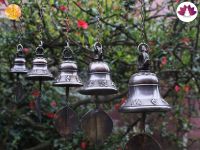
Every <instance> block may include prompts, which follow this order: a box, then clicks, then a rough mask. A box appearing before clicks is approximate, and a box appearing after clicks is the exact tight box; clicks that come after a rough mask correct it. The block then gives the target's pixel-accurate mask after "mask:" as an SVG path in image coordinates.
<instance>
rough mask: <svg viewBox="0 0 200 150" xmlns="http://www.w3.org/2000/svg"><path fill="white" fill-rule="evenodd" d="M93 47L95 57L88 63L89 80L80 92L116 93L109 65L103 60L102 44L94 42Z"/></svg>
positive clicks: (92, 93) (94, 93) (88, 93)
mask: <svg viewBox="0 0 200 150" xmlns="http://www.w3.org/2000/svg"><path fill="white" fill-rule="evenodd" d="M94 49H95V54H96V58H95V59H94V62H92V63H90V65H89V80H88V82H87V83H86V84H85V86H84V88H83V89H82V90H80V93H81V94H84V95H110V94H116V93H117V88H116V86H115V83H114V82H113V81H112V79H111V76H110V69H109V66H108V64H107V63H106V62H104V61H103V52H102V45H101V44H100V43H95V45H94Z"/></svg>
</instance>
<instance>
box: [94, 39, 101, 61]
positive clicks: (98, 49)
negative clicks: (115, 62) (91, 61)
mask: <svg viewBox="0 0 200 150" xmlns="http://www.w3.org/2000/svg"><path fill="white" fill-rule="evenodd" d="M94 52H95V54H96V55H97V56H98V58H97V59H98V60H102V59H103V47H102V44H101V43H100V42H96V43H95V44H94Z"/></svg>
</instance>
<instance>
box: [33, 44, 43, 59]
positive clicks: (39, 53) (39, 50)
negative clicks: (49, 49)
mask: <svg viewBox="0 0 200 150" xmlns="http://www.w3.org/2000/svg"><path fill="white" fill-rule="evenodd" d="M35 52H36V56H43V55H44V48H43V41H40V44H39V45H38V47H37V48H36V51H35Z"/></svg>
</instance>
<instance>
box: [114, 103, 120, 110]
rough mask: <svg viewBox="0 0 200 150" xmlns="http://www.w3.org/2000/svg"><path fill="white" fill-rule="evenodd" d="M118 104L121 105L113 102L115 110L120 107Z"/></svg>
mask: <svg viewBox="0 0 200 150" xmlns="http://www.w3.org/2000/svg"><path fill="white" fill-rule="evenodd" d="M120 106H121V105H120V104H118V103H117V104H115V110H117V111H118V110H119V108H120Z"/></svg>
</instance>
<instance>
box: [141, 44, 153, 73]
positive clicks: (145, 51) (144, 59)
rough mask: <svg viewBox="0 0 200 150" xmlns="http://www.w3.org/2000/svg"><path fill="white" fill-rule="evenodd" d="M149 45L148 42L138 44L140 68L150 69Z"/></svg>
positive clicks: (142, 69)
mask: <svg viewBox="0 0 200 150" xmlns="http://www.w3.org/2000/svg"><path fill="white" fill-rule="evenodd" d="M149 49H150V48H149V46H148V45H147V44H146V43H140V44H139V46H138V52H139V56H138V70H140V71H145V70H146V71H148V70H149V66H150V58H149Z"/></svg>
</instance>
